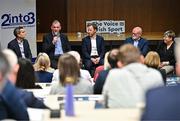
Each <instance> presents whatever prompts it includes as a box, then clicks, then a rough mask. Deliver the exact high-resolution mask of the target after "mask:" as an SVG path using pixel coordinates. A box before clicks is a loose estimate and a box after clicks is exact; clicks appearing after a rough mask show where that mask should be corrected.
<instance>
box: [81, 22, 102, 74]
mask: <svg viewBox="0 0 180 121" xmlns="http://www.w3.org/2000/svg"><path fill="white" fill-rule="evenodd" d="M96 31H97V26H96V24H93V23H92V24H88V25H87V33H88V36H86V37H85V38H83V39H82V54H83V62H84V66H85V69H87V70H89V72H90V73H91V75H92V76H93V73H94V69H95V68H96V67H97V66H99V65H103V64H104V38H103V37H101V36H99V35H96Z"/></svg>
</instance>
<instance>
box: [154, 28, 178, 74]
mask: <svg viewBox="0 0 180 121" xmlns="http://www.w3.org/2000/svg"><path fill="white" fill-rule="evenodd" d="M174 38H175V33H174V32H173V31H172V30H168V31H166V32H165V33H164V38H163V39H164V41H163V42H162V43H161V44H160V45H159V46H158V48H157V52H158V54H159V56H160V59H161V65H160V67H161V68H162V69H165V70H166V73H167V74H168V73H170V72H172V71H173V70H174V66H175V63H176V61H175V56H174V47H175V41H174Z"/></svg>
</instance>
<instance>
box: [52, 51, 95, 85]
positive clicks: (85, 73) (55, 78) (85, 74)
mask: <svg viewBox="0 0 180 121" xmlns="http://www.w3.org/2000/svg"><path fill="white" fill-rule="evenodd" d="M68 54H70V55H72V56H74V57H75V58H76V60H77V62H78V64H79V67H81V57H80V55H79V53H78V52H77V51H69V52H68ZM80 76H81V78H83V79H85V80H87V81H89V82H91V83H93V82H92V81H91V80H92V79H91V75H90V73H89V71H87V70H84V69H81V68H80ZM52 81H53V83H54V82H59V70H58V69H56V70H55V72H54V73H53V79H52Z"/></svg>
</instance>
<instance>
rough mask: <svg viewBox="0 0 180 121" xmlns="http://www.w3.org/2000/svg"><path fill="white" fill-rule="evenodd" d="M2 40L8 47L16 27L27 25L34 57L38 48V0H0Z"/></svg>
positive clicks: (0, 38) (3, 44)
mask: <svg viewBox="0 0 180 121" xmlns="http://www.w3.org/2000/svg"><path fill="white" fill-rule="evenodd" d="M0 17H1V18H0V25H1V28H0V41H1V46H2V48H7V44H8V42H9V41H11V40H12V39H14V38H15V37H14V35H13V30H14V28H15V27H17V26H19V25H22V26H25V29H26V32H27V36H26V39H27V40H28V41H29V44H30V48H31V52H32V54H33V57H35V56H36V55H37V49H36V0H1V2H0Z"/></svg>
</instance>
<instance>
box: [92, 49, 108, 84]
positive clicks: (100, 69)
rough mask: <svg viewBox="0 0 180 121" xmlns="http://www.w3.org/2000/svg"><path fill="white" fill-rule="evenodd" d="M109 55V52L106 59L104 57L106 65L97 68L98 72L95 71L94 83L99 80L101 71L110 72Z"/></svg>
mask: <svg viewBox="0 0 180 121" xmlns="http://www.w3.org/2000/svg"><path fill="white" fill-rule="evenodd" d="M108 54H109V52H106V54H105V57H104V65H101V66H98V67H97V68H96V70H95V72H94V77H93V79H94V82H95V81H96V79H97V77H98V76H99V73H100V72H101V71H103V70H108V69H109V68H110V65H109V63H108V59H107V57H108Z"/></svg>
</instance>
